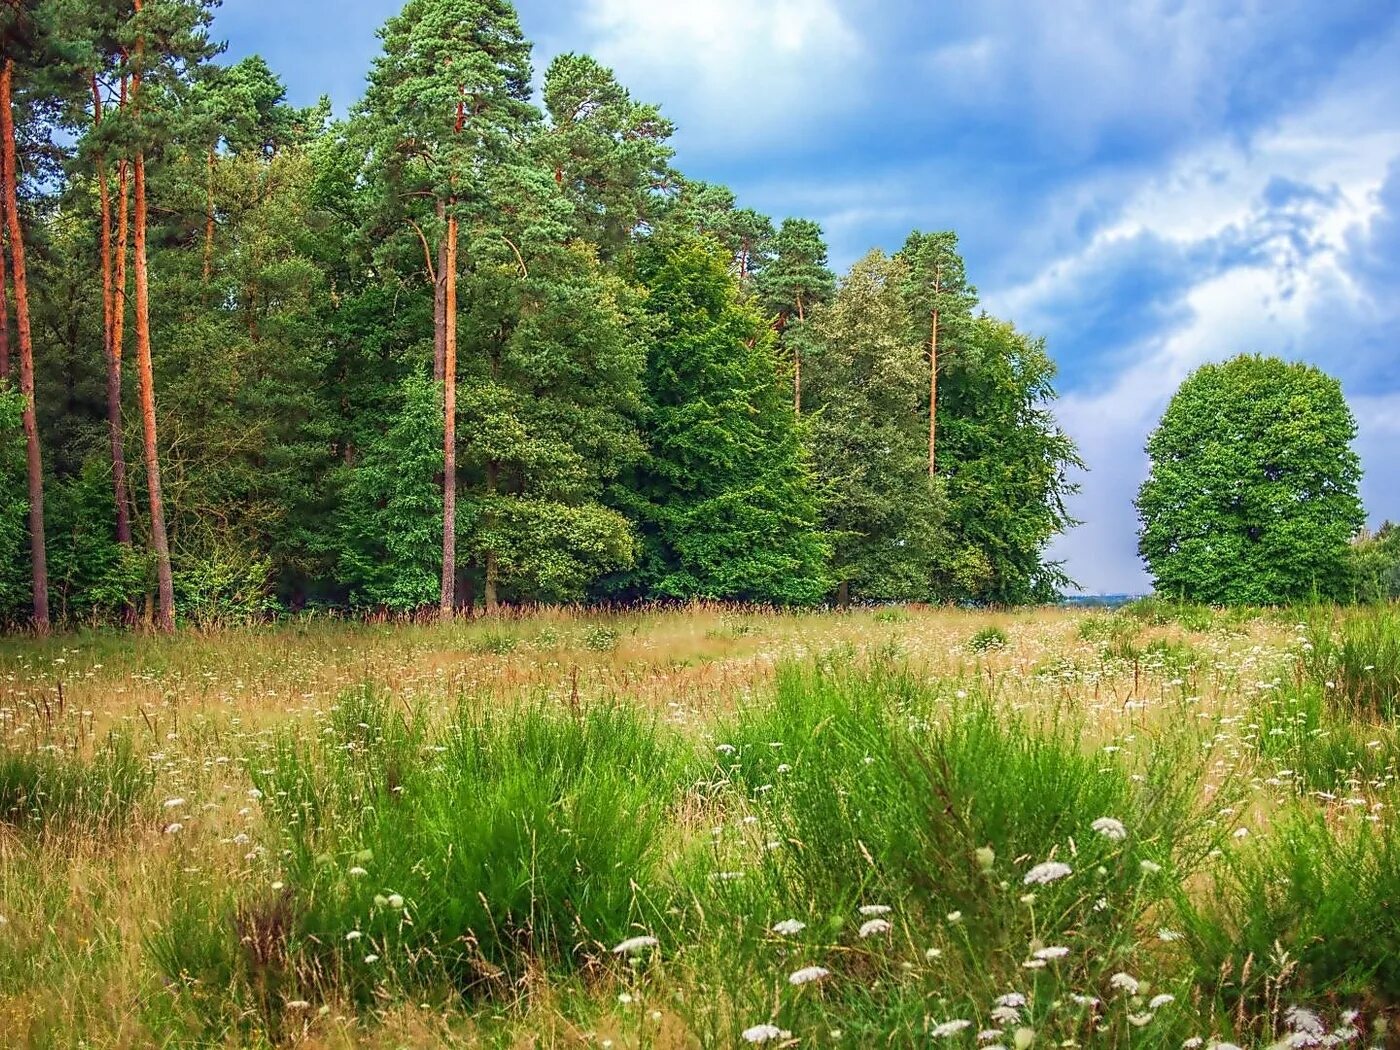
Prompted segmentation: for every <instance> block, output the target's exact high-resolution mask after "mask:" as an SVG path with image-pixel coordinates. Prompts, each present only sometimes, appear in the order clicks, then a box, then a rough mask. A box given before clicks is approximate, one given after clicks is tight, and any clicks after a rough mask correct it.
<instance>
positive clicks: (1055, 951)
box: [1034, 944, 1069, 960]
mask: <svg viewBox="0 0 1400 1050" xmlns="http://www.w3.org/2000/svg"><path fill="white" fill-rule="evenodd" d="M1068 954H1069V949H1068V948H1065V947H1062V946H1060V945H1058V944H1052V945H1051V946H1050V947H1048V948H1041V949H1040V950H1039V951H1038V952H1035V953H1034V957H1035V958H1037V959H1047V960H1049V959H1063V958H1064V957H1065V956H1066V955H1068Z"/></svg>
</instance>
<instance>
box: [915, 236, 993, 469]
mask: <svg viewBox="0 0 1400 1050" xmlns="http://www.w3.org/2000/svg"><path fill="white" fill-rule="evenodd" d="M899 254H900V257H901V258H903V259H904V261H905V263H906V265H907V266H908V274H909V276H908V278H907V283H906V286H905V288H906V295H907V297H908V303H909V308H910V310H911V311H912V312H913V314H914V316H915V318H917V319H918V320H919V321H920V323H921V324H922V326H924V329H925V331H926V332H927V337H926V342H927V345H928V472H929V475H930V476H933V475H934V474H936V473H937V472H938V459H937V442H938V368H939V364H938V339H939V325H940V323H941V324H942V325H943V326H944V337H945V339H946V337H947V335H948V331H947V329H948V328H949V327H952V326H956V325H958V324H960V323H961V322H962V321H963V320H965V319H966V318H967V316H968V313H969V311H970V310H971V309H972V307H973V305H974V304H975V303H976V302H977V292H976V290H975V289H974V288H972V287H971V286H970V285H969V284H968V283H967V274H966V272H965V270H964V267H963V260H962V256H961V255H959V254H958V238H957V234H955V233H952V232H951V231H944V232H942V233H921V232H919V231H918V230H915V231H914V232H913V233H911V234H910V235H909V239H908V240H906V241H905V242H904V248H903V249H902V250H901V251H900V253H899Z"/></svg>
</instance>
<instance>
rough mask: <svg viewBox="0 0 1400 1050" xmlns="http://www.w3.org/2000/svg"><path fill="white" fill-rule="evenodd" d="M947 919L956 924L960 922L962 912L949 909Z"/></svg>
mask: <svg viewBox="0 0 1400 1050" xmlns="http://www.w3.org/2000/svg"><path fill="white" fill-rule="evenodd" d="M948 921H949V922H950V923H952V924H953V925H954V926H956V925H957V924H958V923H960V922H962V912H960V911H950V912H949V913H948Z"/></svg>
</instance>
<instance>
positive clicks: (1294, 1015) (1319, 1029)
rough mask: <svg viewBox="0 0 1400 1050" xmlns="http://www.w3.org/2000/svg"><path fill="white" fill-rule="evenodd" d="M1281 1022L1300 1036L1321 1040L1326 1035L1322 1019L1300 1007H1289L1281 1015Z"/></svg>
mask: <svg viewBox="0 0 1400 1050" xmlns="http://www.w3.org/2000/svg"><path fill="white" fill-rule="evenodd" d="M1283 1022H1284V1024H1286V1025H1288V1027H1289V1028H1291V1029H1293V1031H1295V1032H1297V1033H1298V1034H1300V1035H1307V1036H1312V1037H1314V1038H1321V1037H1322V1036H1324V1035H1326V1034H1327V1028H1326V1026H1325V1025H1323V1023H1322V1018H1320V1017H1318V1016H1317V1014H1315V1013H1313V1012H1312V1011H1311V1010H1305V1009H1304V1008H1303V1007H1301V1006H1290V1007H1289V1008H1288V1009H1287V1010H1285V1011H1284V1014H1283Z"/></svg>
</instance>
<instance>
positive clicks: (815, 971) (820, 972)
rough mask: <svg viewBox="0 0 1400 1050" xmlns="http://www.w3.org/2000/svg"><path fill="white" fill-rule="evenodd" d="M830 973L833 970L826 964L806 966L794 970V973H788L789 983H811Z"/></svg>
mask: <svg viewBox="0 0 1400 1050" xmlns="http://www.w3.org/2000/svg"><path fill="white" fill-rule="evenodd" d="M830 973H831V971H830V970H828V969H827V968H826V967H825V966H804V967H802V969H800V970H793V971H792V973H790V974H788V984H791V985H802V984H810V983H811V982H813V981H820V980H821V979H822V978H823V977H826V976H827V975H828V974H830Z"/></svg>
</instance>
